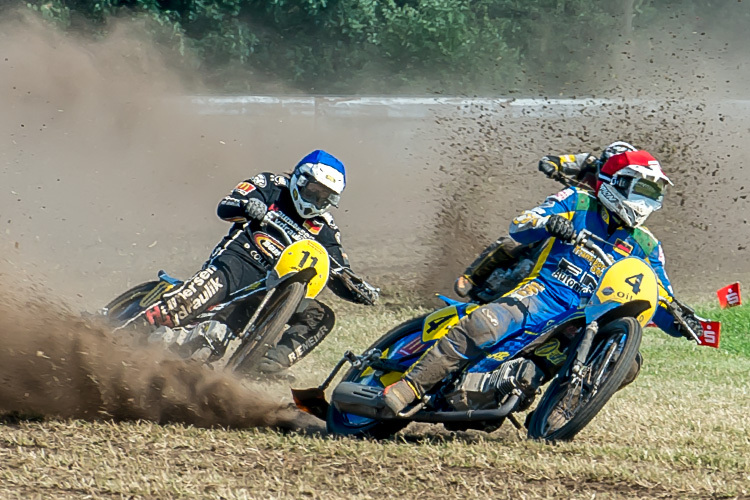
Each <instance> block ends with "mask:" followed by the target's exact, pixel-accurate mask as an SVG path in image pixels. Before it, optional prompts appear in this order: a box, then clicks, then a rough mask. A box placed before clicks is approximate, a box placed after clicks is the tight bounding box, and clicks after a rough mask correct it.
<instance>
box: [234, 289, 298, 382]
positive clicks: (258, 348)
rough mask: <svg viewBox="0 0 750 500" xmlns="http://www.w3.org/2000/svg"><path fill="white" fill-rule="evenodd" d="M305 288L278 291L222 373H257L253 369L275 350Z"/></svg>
mask: <svg viewBox="0 0 750 500" xmlns="http://www.w3.org/2000/svg"><path fill="white" fill-rule="evenodd" d="M306 293H307V286H306V285H305V284H304V283H298V282H294V283H289V284H288V285H287V286H286V287H284V288H283V289H281V290H279V291H278V292H277V294H276V295H275V296H274V297H273V298H272V299H271V302H270V304H268V305H266V310H265V311H264V312H262V313H261V315H260V316H259V317H258V319H257V326H256V327H255V329H254V331H252V332H249V333H248V335H247V337H246V338H245V340H244V342H243V343H242V344H241V345H240V346H239V347H237V349H236V350H235V351H234V352H233V353H232V356H231V357H230V358H229V361H227V364H226V367H225V370H228V371H231V372H234V373H237V374H239V375H249V374H253V373H257V372H256V369H255V367H256V366H257V365H258V363H259V362H260V360H261V359H262V358H263V356H264V355H265V354H266V352H267V351H268V350H269V349H270V348H271V347H274V346H275V345H276V344H277V343H278V341H279V339H281V336H282V335H283V333H284V326H286V324H287V323H288V322H289V319H290V318H291V317H292V315H293V314H294V313H295V311H296V310H297V307H299V303H300V301H302V299H303V298H305V294H306Z"/></svg>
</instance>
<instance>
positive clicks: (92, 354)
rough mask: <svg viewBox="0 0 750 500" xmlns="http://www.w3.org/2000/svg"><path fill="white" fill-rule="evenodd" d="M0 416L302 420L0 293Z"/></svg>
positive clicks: (214, 378)
mask: <svg viewBox="0 0 750 500" xmlns="http://www.w3.org/2000/svg"><path fill="white" fill-rule="evenodd" d="M0 297H1V298H2V300H0V303H1V305H0V344H2V345H3V349H1V350H0V413H11V412H12V413H20V414H24V415H28V414H33V415H40V414H41V415H44V416H54V417H62V418H80V419H85V420H114V421H130V420H149V421H153V422H158V423H169V422H173V423H183V424H191V425H195V426H198V427H213V426H222V427H230V428H247V427H260V426H263V427H276V428H282V429H300V428H301V427H302V425H301V424H300V420H299V419H300V418H301V415H300V414H299V412H297V411H296V410H293V409H290V408H289V407H288V406H287V405H283V404H281V403H279V402H277V401H274V400H272V399H271V397H270V396H269V395H267V394H263V393H260V392H256V391H252V390H249V389H247V388H245V387H244V386H243V385H242V384H241V383H240V382H239V380H237V379H234V378H232V377H230V376H228V375H226V374H222V373H215V372H211V371H210V370H208V369H206V368H205V367H203V366H202V365H199V364H197V363H190V362H184V361H182V360H179V359H169V358H167V357H165V355H164V353H162V352H159V351H155V350H147V349H132V348H127V349H126V348H125V347H124V346H123V345H118V344H116V343H115V341H114V340H113V337H112V335H111V333H109V332H108V331H107V330H106V328H104V327H103V326H101V325H97V324H96V322H95V321H88V320H85V319H82V318H80V317H76V316H75V315H74V314H72V313H71V312H69V311H66V310H65V308H64V307H63V306H60V305H57V304H53V303H50V302H49V301H46V300H44V299H29V300H23V299H19V298H16V297H17V296H13V297H9V296H8V295H7V293H4V294H2V295H0Z"/></svg>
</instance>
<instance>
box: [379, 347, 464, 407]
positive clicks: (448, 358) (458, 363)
mask: <svg viewBox="0 0 750 500" xmlns="http://www.w3.org/2000/svg"><path fill="white" fill-rule="evenodd" d="M467 362H468V360H467V358H466V356H464V355H462V354H460V353H459V352H458V351H457V350H456V348H455V346H454V345H453V343H452V342H451V341H450V340H449V339H448V337H447V336H446V337H443V338H441V339H440V340H439V341H437V342H436V343H435V344H434V345H433V346H432V347H430V348H429V349H427V351H426V352H425V353H424V354H423V355H422V357H421V358H419V360H417V362H416V363H414V364H413V365H412V367H411V368H409V370H407V372H406V374H405V377H404V378H403V379H401V380H399V381H398V382H395V383H393V384H391V385H389V386H388V387H386V388H385V389H383V392H382V393H381V395H380V400H381V404H382V406H383V409H382V410H381V412H382V413H381V415H382V416H383V417H393V416H395V415H397V414H399V413H401V412H402V411H404V409H405V408H406V407H407V406H409V405H410V404H411V403H413V402H414V401H415V400H417V399H421V398H422V396H423V395H424V394H425V393H426V392H427V391H428V390H430V389H431V388H432V387H433V386H434V385H435V384H437V383H438V382H440V381H441V380H443V379H444V378H445V377H446V376H448V374H450V373H452V372H453V371H455V370H458V369H459V368H461V367H462V366H463V365H465V364H466V363H467Z"/></svg>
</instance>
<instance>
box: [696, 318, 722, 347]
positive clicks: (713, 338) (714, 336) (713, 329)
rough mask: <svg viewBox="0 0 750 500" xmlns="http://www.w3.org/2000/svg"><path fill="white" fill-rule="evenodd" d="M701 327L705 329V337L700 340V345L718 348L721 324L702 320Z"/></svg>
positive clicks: (702, 336)
mask: <svg viewBox="0 0 750 500" xmlns="http://www.w3.org/2000/svg"><path fill="white" fill-rule="evenodd" d="M701 326H702V327H703V335H701V338H700V340H701V343H700V345H707V346H709V347H716V348H718V347H719V336H720V335H721V323H720V322H718V321H703V320H701Z"/></svg>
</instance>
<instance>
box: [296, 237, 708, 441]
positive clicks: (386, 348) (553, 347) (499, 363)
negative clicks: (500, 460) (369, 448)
mask: <svg viewBox="0 0 750 500" xmlns="http://www.w3.org/2000/svg"><path fill="white" fill-rule="evenodd" d="M573 243H574V244H575V245H579V246H580V247H581V251H586V252H587V254H588V255H589V256H590V257H591V260H592V262H596V260H599V261H600V264H599V265H601V269H603V271H602V274H601V278H600V280H599V283H598V286H597V287H596V289H595V290H594V291H593V295H592V297H591V298H590V299H589V300H588V301H587V302H586V303H585V304H582V305H581V306H580V307H579V308H578V309H576V310H574V311H571V315H570V316H568V317H567V319H566V320H564V321H562V322H559V323H557V324H553V325H549V326H548V327H546V328H545V329H544V330H543V331H539V332H519V333H518V334H517V335H511V336H509V337H506V338H504V339H503V340H501V341H500V342H499V343H498V344H497V345H496V346H495V347H494V348H492V349H491V350H490V351H489V352H487V353H486V354H485V356H484V357H482V358H480V359H477V360H474V361H473V362H472V363H470V364H469V365H468V366H466V367H465V368H464V369H463V370H460V371H458V372H456V373H453V374H450V375H449V376H447V377H446V378H445V379H443V380H442V381H441V382H440V383H438V384H437V385H436V386H435V387H434V388H433V389H432V390H430V391H429V392H428V393H427V394H426V395H425V396H424V397H423V398H422V399H421V400H420V401H417V402H416V403H414V404H413V405H412V406H410V407H408V408H406V409H405V410H404V411H402V412H401V413H400V414H398V415H397V416H395V417H394V418H382V417H379V416H378V415H379V413H378V410H379V409H380V408H379V407H378V404H381V403H380V402H379V398H378V396H380V394H381V393H382V391H383V388H384V387H386V386H388V385H390V384H392V383H394V382H396V381H397V380H399V379H400V378H401V377H402V376H403V374H404V372H406V371H407V370H408V369H409V367H410V366H411V365H412V364H414V363H415V362H416V361H417V360H418V359H419V358H420V357H421V356H422V354H423V353H424V352H425V351H426V350H427V349H428V348H429V347H430V346H431V345H432V344H434V343H435V342H436V341H437V340H438V339H439V338H441V337H442V336H444V335H445V334H446V333H447V332H448V331H449V330H450V329H451V328H452V327H453V326H455V325H456V324H457V323H458V321H459V320H460V319H461V318H463V317H464V316H466V315H467V314H469V313H471V312H472V311H473V310H475V309H476V308H478V307H479V304H476V303H463V302H457V301H453V300H451V299H448V298H446V297H441V298H442V299H443V300H444V301H445V302H446V304H447V306H446V307H444V308H442V309H438V310H437V311H434V312H432V313H431V314H428V315H426V316H422V317H418V318H415V319H413V320H410V321H407V322H405V323H403V324H401V325H399V326H398V327H396V328H394V329H393V330H391V331H390V332H388V333H386V334H385V335H384V336H382V337H381V338H380V339H379V340H378V341H376V342H375V343H374V344H373V345H372V346H371V347H370V348H369V349H368V350H367V351H365V352H364V353H363V354H362V355H360V356H357V355H354V354H353V353H352V352H350V351H348V352H346V353H345V355H344V357H343V358H342V359H341V360H340V361H339V363H338V364H337V365H336V366H335V368H334V369H333V371H332V372H331V374H330V375H329V376H328V378H327V379H326V380H325V381H324V382H323V383H322V384H321V385H320V386H319V387H317V388H312V389H301V390H292V394H293V396H294V399H295V403H296V404H297V406H298V407H299V408H300V409H302V410H304V411H307V412H308V413H311V414H313V415H315V416H317V417H319V418H321V419H323V420H325V421H326V423H327V427H328V430H329V432H332V433H335V434H342V435H352V436H364V437H373V438H384V437H387V436H390V435H392V434H394V433H396V432H398V431H399V430H401V429H402V428H404V427H405V426H406V425H408V424H409V423H410V422H431V423H442V424H443V425H444V426H445V427H446V428H448V429H450V430H465V429H469V428H472V429H481V430H485V431H492V430H494V429H496V428H498V427H499V426H500V425H501V424H502V423H503V421H504V420H505V419H506V418H507V419H508V420H510V421H511V422H512V423H513V425H515V426H516V427H517V428H519V429H521V428H523V426H522V425H521V424H520V423H519V422H518V420H517V419H516V418H515V416H514V415H513V414H514V413H517V412H520V411H524V410H527V409H528V408H529V407H530V406H531V404H532V403H533V400H534V399H535V396H536V393H535V392H533V391H532V392H531V393H529V390H528V387H529V380H521V378H522V376H521V375H520V374H519V375H518V376H514V374H518V373H520V370H518V369H517V368H518V367H519V365H520V364H521V363H522V362H524V361H525V360H528V359H530V360H532V361H534V364H535V365H536V366H537V369H538V372H537V374H535V377H538V380H535V381H534V382H536V384H535V385H534V386H536V387H542V386H543V385H544V384H546V383H549V384H548V385H547V388H546V390H545V391H544V394H543V396H542V397H541V399H540V401H539V403H538V405H537V406H536V409H535V410H534V411H533V412H532V413H530V414H529V415H530V416H529V417H528V418H527V420H526V426H527V428H528V431H527V433H528V437H530V438H535V439H545V440H569V439H572V438H573V437H574V436H575V435H576V434H577V433H578V432H579V431H581V430H582V429H583V428H584V427H585V426H586V425H587V424H588V423H589V422H590V421H591V420H592V419H593V418H594V416H595V415H596V414H597V413H598V412H599V411H600V410H601V409H602V407H604V405H605V404H606V403H607V401H608V400H609V399H610V398H611V397H612V395H613V394H614V393H615V392H616V391H617V390H618V389H619V388H620V386H621V385H622V383H623V381H624V380H625V379H626V376H627V374H628V371H629V370H630V367H631V364H632V363H633V362H634V360H635V357H636V355H637V353H638V349H639V347H640V343H641V335H642V328H643V327H645V326H646V325H647V324H649V322H650V320H651V318H652V316H653V315H654V313H655V311H656V307H658V306H659V304H660V303H661V304H663V305H664V307H667V308H668V309H669V310H670V311H671V312H672V314H673V315H674V316H675V318H676V320H677V321H678V322H679V323H680V324H682V325H683V326H685V327H687V330H688V331H691V330H690V328H689V327H688V326H687V324H686V323H685V320H684V319H683V316H682V314H683V313H682V311H683V310H687V311H691V310H690V309H688V308H686V306H684V305H683V304H681V303H678V302H677V301H676V300H675V299H673V298H670V297H668V295H667V294H666V293H660V290H659V285H658V280H657V278H656V275H655V273H654V271H653V270H652V269H651V267H650V266H649V265H648V264H647V263H646V262H645V261H643V260H641V259H639V258H637V257H627V258H625V259H621V260H619V261H617V262H613V259H612V257H610V256H609V255H607V253H605V252H604V251H603V250H602V248H601V247H600V246H599V244H602V245H610V246H611V245H612V244H611V243H609V242H607V241H605V240H603V239H600V238H598V237H596V236H595V235H593V234H591V233H590V232H588V231H586V230H583V231H581V232H580V233H579V234H577V235H576V237H575V240H574V242H573ZM533 285H534V282H530V283H528V284H527V285H526V286H533ZM522 290H523V288H520V289H519V290H518V291H519V292H521V291H522ZM691 313H692V311H691ZM699 333H702V332H692V331H691V335H692V337H693V338H694V340H696V341H697V342H698V343H699V344H701V343H702V339H701V337H700V336H699V335H698V334H699ZM525 335H532V336H534V340H533V341H532V342H531V343H529V344H526V342H523V341H519V338H520V337H522V336H525ZM347 362H348V363H350V364H351V368H350V369H349V370H348V371H347V372H346V374H345V375H344V377H343V379H342V381H341V382H340V383H339V384H338V385H337V386H336V388H335V389H334V391H333V393H332V395H331V403H330V404H329V403H328V402H327V401H326V400H325V392H324V391H325V389H326V388H327V387H328V386H329V385H330V384H331V382H332V381H333V379H334V378H335V376H336V374H337V372H338V371H339V370H340V369H341V368H342V367H343V365H344V364H346V363H347ZM524 377H526V375H524Z"/></svg>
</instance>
